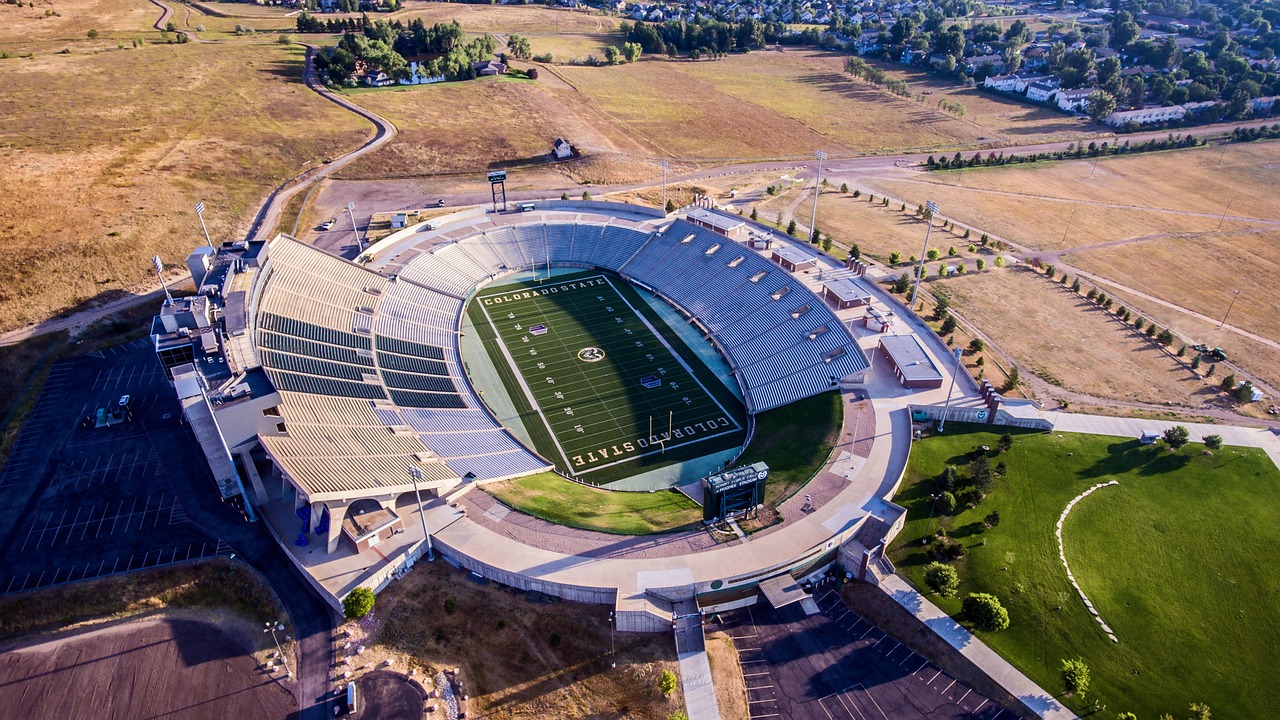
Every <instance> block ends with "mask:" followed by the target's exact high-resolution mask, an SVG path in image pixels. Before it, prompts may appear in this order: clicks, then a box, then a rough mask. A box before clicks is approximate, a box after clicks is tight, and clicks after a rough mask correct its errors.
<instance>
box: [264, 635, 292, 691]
mask: <svg viewBox="0 0 1280 720" xmlns="http://www.w3.org/2000/svg"><path fill="white" fill-rule="evenodd" d="M278 630H284V623H280V622H265V623H263V624H262V632H264V633H271V639H272V640H273V641H274V642H275V644H276V655H278V656H279V657H280V664H281V665H283V666H284V676H285V677H287V678H289V679H292V678H293V671H292V670H290V669H289V661H288V660H287V659H285V656H284V650H283V649H281V648H280V639H279V638H277V637H276V631H278ZM285 639H286V640H288V638H285Z"/></svg>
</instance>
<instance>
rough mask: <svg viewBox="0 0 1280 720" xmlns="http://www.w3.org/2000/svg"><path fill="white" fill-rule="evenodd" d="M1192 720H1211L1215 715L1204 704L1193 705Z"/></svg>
mask: <svg viewBox="0 0 1280 720" xmlns="http://www.w3.org/2000/svg"><path fill="white" fill-rule="evenodd" d="M1191 717H1192V720H1211V718H1212V717H1213V713H1212V712H1211V711H1210V710H1209V706H1208V705H1205V704H1204V703H1191Z"/></svg>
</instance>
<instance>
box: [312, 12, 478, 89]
mask: <svg viewBox="0 0 1280 720" xmlns="http://www.w3.org/2000/svg"><path fill="white" fill-rule="evenodd" d="M304 17H307V16H305V15H303V16H299V18H298V23H299V26H300V27H301V26H302V25H303V24H304V23H310V20H304V19H303V18H304ZM496 47H497V41H495V40H494V39H493V36H491V35H484V36H482V37H478V38H474V39H472V40H470V41H467V40H466V38H465V36H464V35H463V33H462V28H461V27H460V26H459V25H458V23H457V22H450V23H437V24H435V25H431V26H427V25H425V24H424V23H423V22H422V20H421V19H416V20H414V21H413V22H411V23H410V24H409V25H407V26H406V25H404V24H403V23H401V22H400V21H398V20H397V21H394V22H392V23H387V22H385V21H382V20H378V21H376V22H370V21H369V18H368V16H365V17H364V19H363V22H362V24H361V30H360V32H359V33H358V34H357V33H356V32H354V31H347V32H346V33H345V34H343V36H342V39H341V40H339V41H338V44H337V46H336V47H325V48H321V50H320V52H318V53H317V54H316V60H315V63H316V70H317V71H318V72H320V73H321V77H322V78H324V79H326V80H327V81H328V82H331V83H337V84H344V83H351V82H353V81H354V78H353V75H354V73H355V72H356V67H357V61H359V62H363V63H364V64H365V65H366V66H367V67H368V68H369V70H370V71H381V72H383V73H386V75H387V76H388V77H390V78H392V79H394V80H407V79H409V78H410V77H411V75H412V73H413V70H412V69H411V68H410V66H409V63H408V62H407V61H406V60H405V56H406V55H408V56H410V57H414V56H430V57H431V59H430V60H426V61H423V62H420V63H419V67H418V74H419V75H420V76H422V77H439V76H442V75H443V76H444V77H446V78H448V79H450V80H467V79H470V78H473V77H475V70H474V69H473V67H472V65H473V64H474V63H477V62H480V61H482V60H486V59H488V58H490V57H492V56H493V52H494V50H495V49H496Z"/></svg>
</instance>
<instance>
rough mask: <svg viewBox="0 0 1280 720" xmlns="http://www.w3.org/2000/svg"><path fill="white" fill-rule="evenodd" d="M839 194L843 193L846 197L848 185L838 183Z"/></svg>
mask: <svg viewBox="0 0 1280 720" xmlns="http://www.w3.org/2000/svg"><path fill="white" fill-rule="evenodd" d="M840 192H842V193H844V194H846V195H848V194H849V183H840Z"/></svg>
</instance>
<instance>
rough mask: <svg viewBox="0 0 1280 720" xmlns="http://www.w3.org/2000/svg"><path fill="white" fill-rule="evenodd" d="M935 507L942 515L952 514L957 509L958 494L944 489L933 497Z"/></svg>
mask: <svg viewBox="0 0 1280 720" xmlns="http://www.w3.org/2000/svg"><path fill="white" fill-rule="evenodd" d="M933 509H934V511H935V512H937V513H939V514H941V515H950V514H951V513H953V512H955V510H956V496H955V495H952V494H951V492H950V491H949V490H943V491H942V492H940V493H938V495H937V496H936V497H935V498H934V499H933Z"/></svg>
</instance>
